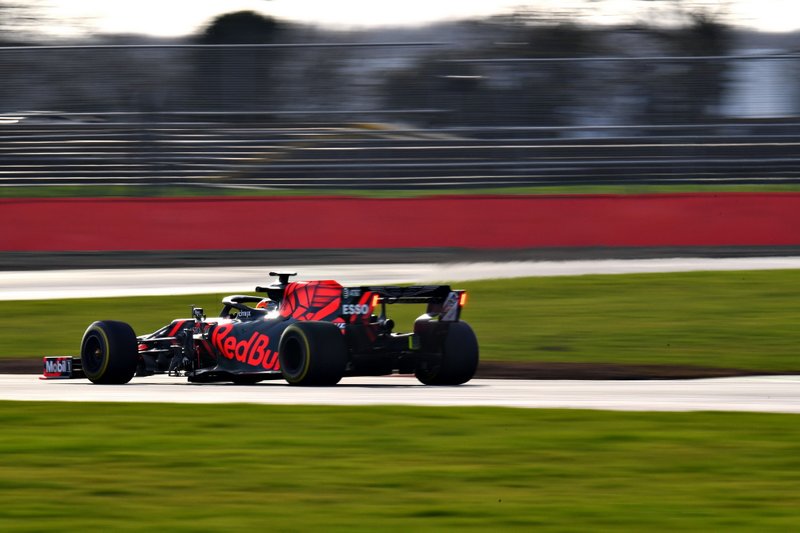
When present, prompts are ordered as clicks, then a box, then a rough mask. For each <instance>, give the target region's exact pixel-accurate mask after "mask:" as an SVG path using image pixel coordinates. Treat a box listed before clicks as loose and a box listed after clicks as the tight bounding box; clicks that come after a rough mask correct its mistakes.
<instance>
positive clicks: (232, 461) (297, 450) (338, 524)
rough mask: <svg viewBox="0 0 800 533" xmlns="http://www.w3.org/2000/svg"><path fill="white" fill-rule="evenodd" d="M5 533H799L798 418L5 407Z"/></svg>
mask: <svg viewBox="0 0 800 533" xmlns="http://www.w3.org/2000/svg"><path fill="white" fill-rule="evenodd" d="M0 427H2V428H3V433H2V438H0V455H1V456H2V457H3V461H2V462H0V498H2V501H3V505H2V506H0V530H2V531H67V530H70V531H85V530H88V529H92V530H98V531H99V530H104V531H110V530H113V531H142V530H150V531H174V530H177V531H214V530H225V531H231V530H269V531H308V530H325V531H348V532H350V531H454V530H472V531H494V530H508V529H514V530H533V529H536V530H537V531H565V530H569V531H596V530H613V531H652V530H668V529H669V530H676V531H682V530H695V531H699V530H704V531H723V530H724V531H729V530H750V531H790V530H793V529H795V527H796V525H797V524H798V523H799V522H800V507H799V506H798V505H797V502H798V500H799V499H800V425H798V424H797V417H796V415H772V414H739V413H718V414H715V413H680V414H679V413H611V412H587V411H568V410H564V411H538V410H515V409H488V408H486V409H484V408H458V409H456V408H417V407H349V408H338V407H337V408H334V407H330V408H329V407H291V406H289V407H280V406H252V405H225V406H213V405H210V406H209V405H158V404H152V405H148V404H143V405H131V404H70V403H50V404H47V403H14V402H0Z"/></svg>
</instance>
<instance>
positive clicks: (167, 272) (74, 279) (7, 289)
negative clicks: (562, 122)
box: [0, 256, 800, 300]
mask: <svg viewBox="0 0 800 533" xmlns="http://www.w3.org/2000/svg"><path fill="white" fill-rule="evenodd" d="M797 268H800V257H798V256H794V257H739V258H677V259H608V260H589V261H510V262H470V263H466V262H465V263H387V264H342V265H296V266H283V267H280V268H279V269H278V270H280V271H282V272H297V273H298V274H299V275H298V277H297V278H295V279H299V280H303V279H331V278H332V279H336V280H337V281H339V282H340V283H342V284H343V285H346V286H347V285H351V286H352V285H379V284H395V283H438V282H448V283H457V282H463V281H475V280H482V279H495V278H514V277H525V276H576V275H586V274H631V273H652V272H691V271H703V270H716V271H730V270H776V269H797ZM269 271H270V268H269V267H267V266H265V267H255V266H248V267H205V268H152V269H94V270H38V271H30V270H28V271H6V272H0V300H25V299H50V300H53V299H62V298H91V297H114V296H145V295H181V294H199V293H228V294H238V293H252V292H253V289H254V288H255V286H256V285H265V284H267V283H269V281H270V278H269V275H268V274H269Z"/></svg>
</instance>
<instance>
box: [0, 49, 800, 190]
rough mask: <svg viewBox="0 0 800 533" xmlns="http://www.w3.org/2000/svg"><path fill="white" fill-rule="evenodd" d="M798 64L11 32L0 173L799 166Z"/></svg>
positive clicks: (235, 178) (461, 177)
mask: <svg viewBox="0 0 800 533" xmlns="http://www.w3.org/2000/svg"><path fill="white" fill-rule="evenodd" d="M798 70H800V56H798V55H793V54H782V55H780V54H773V55H739V56H726V57H716V56H715V57H629V58H622V57H582V58H557V59H553V58H520V57H503V56H498V57H477V56H474V55H471V54H470V53H469V51H466V50H464V49H463V48H461V47H460V46H457V45H452V44H446V43H403V44H390V43H389V44H370V45H361V44H330V45H324V44H314V45H217V46H200V45H177V46H144V45H140V46H76V47H6V48H0V72H2V73H3V76H2V77H0V115H2V117H0V136H1V137H2V139H3V141H4V142H3V143H2V144H0V157H2V159H1V160H0V161H1V162H0V182H2V183H3V184H6V185H8V184H21V183H26V184H31V183H48V184H52V183H61V182H67V181H69V180H72V181H76V180H77V181H80V182H87V181H88V182H94V181H100V182H104V183H106V182H118V181H122V182H130V181H137V182H149V181H154V180H155V181H156V182H159V183H211V182H213V183H216V184H223V185H236V186H247V185H252V186H275V187H290V186H307V187H312V186H324V187H337V186H355V187H369V186H390V187H398V186H407V185H414V186H428V187H446V186H465V185H474V186H481V187H484V186H492V185H497V186H508V185H532V184H533V185H537V184H553V183H571V182H580V183H605V182H618V181H620V180H621V181H625V182H627V181H638V182H663V181H664V180H667V181H670V180H689V181H692V180H693V181H698V180H699V181H703V180H707V181H710V180H733V181H735V182H741V181H747V180H751V181H752V180H763V179H770V180H773V181H777V182H781V183H784V182H794V180H795V179H797V176H798V173H800V161H798V159H797V158H796V157H795V153H796V152H797V146H798V134H800V120H795V117H796V116H797V114H798V108H800V76H798V75H797V74H798V73H799V72H798ZM643 139H645V140H643ZM37 180H38V181H37Z"/></svg>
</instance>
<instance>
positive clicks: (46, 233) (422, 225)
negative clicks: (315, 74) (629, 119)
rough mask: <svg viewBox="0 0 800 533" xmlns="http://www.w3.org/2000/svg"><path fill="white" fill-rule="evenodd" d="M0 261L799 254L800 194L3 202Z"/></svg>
mask: <svg viewBox="0 0 800 533" xmlns="http://www.w3.org/2000/svg"><path fill="white" fill-rule="evenodd" d="M0 227H2V234H0V251H33V252H44V251H105V250H108V251H111V250H114V251H137V250H153V251H160V250H270V249H272V250H294V249H336V248H339V249H342V248H344V249H347V248H362V249H363V248H379V249H380V248H428V247H430V248H434V247H451V248H452V247H457V248H475V249H524V248H538V247H584V246H592V247H596V246H609V247H632V246H634V247H635V246H684V247H685V246H767V245H772V246H774V245H799V244H800V194H795V193H762V194H750V193H725V194H710V193H709V194H669V195H565V196H534V195H531V196H467V195H465V196H437V197H426V198H404V199H398V198H393V199H372V198H349V197H281V198H79V199H60V198H48V199H2V200H0Z"/></svg>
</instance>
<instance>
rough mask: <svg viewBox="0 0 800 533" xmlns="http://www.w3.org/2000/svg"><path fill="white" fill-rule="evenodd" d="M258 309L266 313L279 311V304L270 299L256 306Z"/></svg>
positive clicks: (265, 299)
mask: <svg viewBox="0 0 800 533" xmlns="http://www.w3.org/2000/svg"><path fill="white" fill-rule="evenodd" d="M256 309H264V310H266V311H275V310H276V309H278V302H276V301H275V300H271V299H269V298H264V299H263V300H261V301H260V302H258V304H256Z"/></svg>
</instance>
